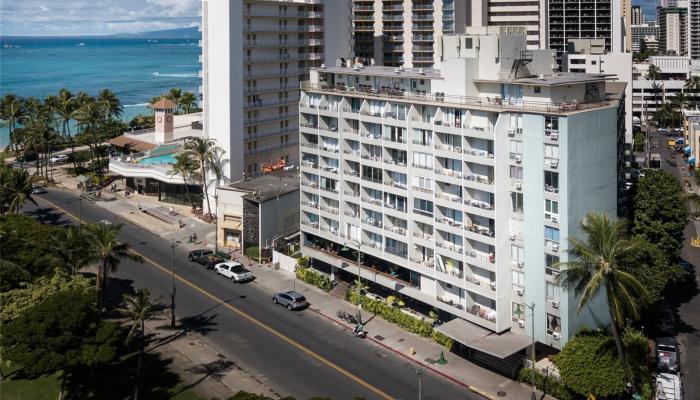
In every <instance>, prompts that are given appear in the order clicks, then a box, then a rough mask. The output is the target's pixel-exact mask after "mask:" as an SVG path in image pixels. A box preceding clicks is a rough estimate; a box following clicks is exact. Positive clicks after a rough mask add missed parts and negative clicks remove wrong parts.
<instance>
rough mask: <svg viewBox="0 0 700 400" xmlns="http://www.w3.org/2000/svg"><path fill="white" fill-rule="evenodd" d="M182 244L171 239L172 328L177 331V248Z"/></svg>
mask: <svg viewBox="0 0 700 400" xmlns="http://www.w3.org/2000/svg"><path fill="white" fill-rule="evenodd" d="M178 244H180V242H179V241H178V242H176V241H175V239H170V249H171V251H172V258H171V259H170V272H171V276H172V286H171V288H170V327H171V328H173V329H175V248H176V247H177V245H178Z"/></svg>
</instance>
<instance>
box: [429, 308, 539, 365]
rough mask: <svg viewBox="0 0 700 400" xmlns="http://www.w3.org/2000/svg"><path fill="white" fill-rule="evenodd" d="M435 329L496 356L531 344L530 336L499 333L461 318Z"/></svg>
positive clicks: (509, 354)
mask: <svg viewBox="0 0 700 400" xmlns="http://www.w3.org/2000/svg"><path fill="white" fill-rule="evenodd" d="M435 329H437V330H438V331H439V332H442V333H444V334H445V335H447V336H449V337H451V338H452V339H454V340H456V341H457V342H459V343H462V344H463V345H465V346H467V347H471V348H472V349H475V350H478V351H481V352H483V353H486V354H488V355H491V356H494V357H498V358H507V357H508V356H511V355H513V354H515V353H517V352H519V351H520V350H522V349H524V348H526V347H527V346H530V345H531V344H532V338H530V337H528V336H525V335H520V334H517V333H513V332H506V333H502V334H500V335H499V334H497V333H495V332H491V331H490V330H488V329H486V328H482V327H480V326H478V325H476V324H473V323H471V322H468V321H465V320H463V319H461V318H455V319H453V320H452V321H449V322H446V323H444V324H442V325H440V326H438V327H436V328H435Z"/></svg>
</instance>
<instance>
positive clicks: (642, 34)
mask: <svg viewBox="0 0 700 400" xmlns="http://www.w3.org/2000/svg"><path fill="white" fill-rule="evenodd" d="M630 29H631V30H632V51H640V50H643V49H642V41H645V42H647V43H648V42H649V41H650V38H652V37H653V38H658V36H659V26H658V25H656V23H654V22H649V23H645V24H641V25H632V27H631V28H630Z"/></svg>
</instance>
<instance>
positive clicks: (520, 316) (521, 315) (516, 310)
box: [510, 302, 526, 322]
mask: <svg viewBox="0 0 700 400" xmlns="http://www.w3.org/2000/svg"><path fill="white" fill-rule="evenodd" d="M510 313H511V318H512V320H513V322H518V321H525V315H526V311H525V305H524V304H520V303H515V302H513V303H511V308H510Z"/></svg>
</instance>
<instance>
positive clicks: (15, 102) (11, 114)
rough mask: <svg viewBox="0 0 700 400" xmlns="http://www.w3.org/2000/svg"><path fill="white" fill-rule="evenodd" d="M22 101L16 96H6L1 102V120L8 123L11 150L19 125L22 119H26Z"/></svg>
mask: <svg viewBox="0 0 700 400" xmlns="http://www.w3.org/2000/svg"><path fill="white" fill-rule="evenodd" d="M22 103H23V102H22V100H21V99H19V98H17V96H15V95H14V94H7V95H5V96H4V97H3V98H2V100H0V118H2V119H3V120H5V122H7V127H8V131H9V134H10V138H9V139H10V144H9V146H8V147H9V148H10V150H12V149H13V144H14V143H15V140H14V133H15V129H17V124H18V123H19V122H21V120H22V117H24V111H25V110H24V105H23V104H22Z"/></svg>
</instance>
